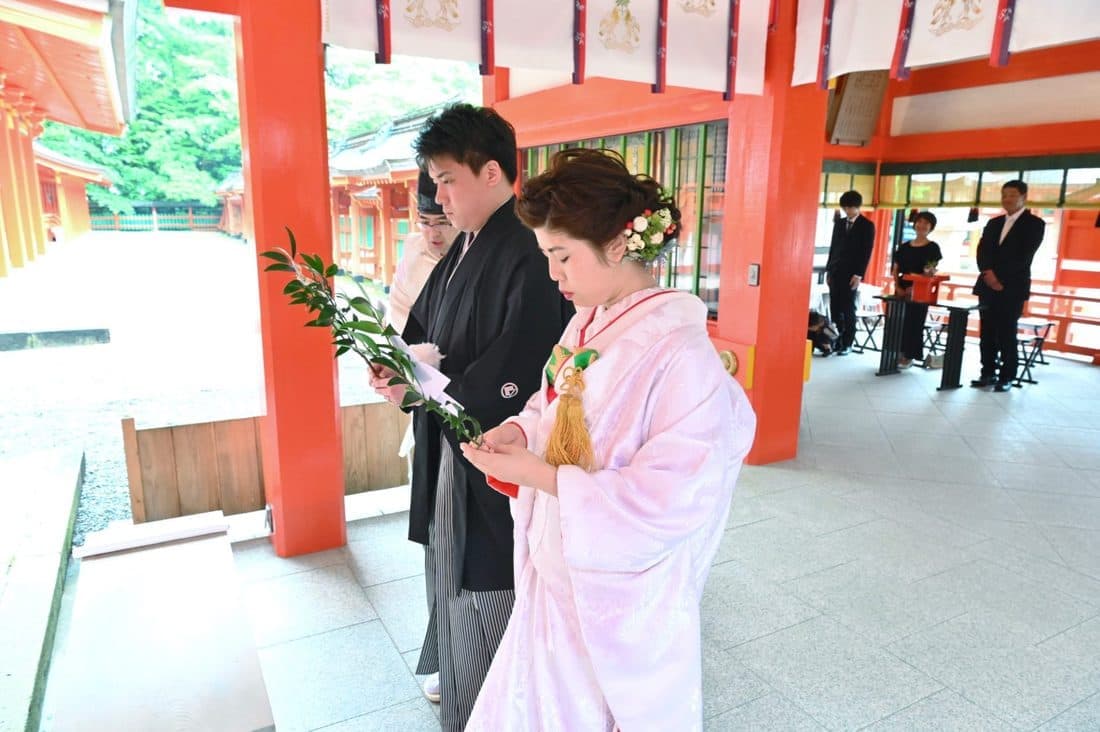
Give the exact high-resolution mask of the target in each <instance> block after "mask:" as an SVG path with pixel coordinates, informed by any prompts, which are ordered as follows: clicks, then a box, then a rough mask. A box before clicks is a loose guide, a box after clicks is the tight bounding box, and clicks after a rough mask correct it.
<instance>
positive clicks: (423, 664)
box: [416, 439, 516, 732]
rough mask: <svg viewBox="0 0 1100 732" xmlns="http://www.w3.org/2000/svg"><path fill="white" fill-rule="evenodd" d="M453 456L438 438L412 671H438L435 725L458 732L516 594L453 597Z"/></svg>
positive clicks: (464, 592) (468, 593)
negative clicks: (419, 636)
mask: <svg viewBox="0 0 1100 732" xmlns="http://www.w3.org/2000/svg"><path fill="white" fill-rule="evenodd" d="M452 455H453V453H452V451H451V445H450V443H449V442H448V441H447V440H446V439H443V440H441V445H440V459H439V481H438V483H437V484H436V491H435V513H434V515H433V517H432V521H431V523H430V524H429V526H428V546H427V547H425V550H424V574H425V580H426V583H427V595H428V630H427V632H426V634H425V636H424V644H423V646H422V647H421V649H420V660H419V662H418V664H417V667H416V673H418V674H432V673H436V672H439V685H440V689H441V693H442V701H441V706H440V723H441V725H442V728H443V730H445V732H452V730H453V731H454V732H461V730H462V729H464V728H465V727H466V720H467V719H469V717H470V711H471V710H472V709H473V707H474V701H475V700H476V699H477V693H478V691H479V690H480V689H481V684H482V682H483V681H484V680H485V675H486V674H488V673H489V665H490V664H491V663H492V661H493V654H495V653H496V650H497V647H498V646H499V645H500V639H501V638H502V637H503V636H504V630H505V628H507V626H508V618H509V616H510V615H511V614H512V605H513V604H514V602H515V599H516V593H515V591H514V590H495V591H490V592H471V591H469V590H461V591H459V592H458V593H457V594H456V593H455V587H456V582H455V577H454V568H455V564H454V546H453V528H454V520H453V516H454V514H453V511H454V462H453V457H452Z"/></svg>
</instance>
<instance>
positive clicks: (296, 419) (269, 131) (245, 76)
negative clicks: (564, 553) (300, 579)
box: [165, 0, 347, 557]
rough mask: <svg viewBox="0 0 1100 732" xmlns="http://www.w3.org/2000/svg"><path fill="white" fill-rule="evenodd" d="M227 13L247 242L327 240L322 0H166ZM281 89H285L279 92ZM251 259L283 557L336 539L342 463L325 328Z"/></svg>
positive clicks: (266, 445) (314, 247)
mask: <svg viewBox="0 0 1100 732" xmlns="http://www.w3.org/2000/svg"><path fill="white" fill-rule="evenodd" d="M165 4H166V5H170V6H174V7H185V8H190V9H193V10H214V11H218V12H236V13H238V15H239V20H238V22H237V25H236V36H237V74H238V76H237V78H238V84H239V87H240V104H241V142H242V155H243V161H242V162H243V168H244V178H245V201H246V203H247V205H248V206H249V208H250V209H251V211H250V219H251V225H252V232H253V233H254V237H253V241H254V242H255V246H256V250H257V252H260V251H264V250H267V249H271V248H272V247H276V246H282V247H285V246H287V236H286V232H285V230H284V227H286V226H289V227H290V228H291V229H292V230H293V231H294V234H295V236H296V237H297V240H298V245H299V247H300V248H301V249H302V250H303V251H306V252H310V253H320V254H325V253H327V252H329V251H330V250H331V242H332V228H331V225H330V219H329V206H328V200H329V199H328V196H329V185H328V148H327V146H328V141H327V133H326V127H325V90H324V69H325V61H324V48H323V47H322V45H321V5H320V3H317V2H301V0H239V2H230V1H229V0H166V3H165ZM287 90H293V95H292V97H293V101H292V102H291V101H288V100H289V97H288V96H287ZM256 261H257V267H258V268H259V270H260V275H259V281H260V329H261V334H262V337H263V349H264V381H265V386H266V395H267V416H266V417H265V418H264V419H263V423H262V428H261V444H262V447H263V469H264V485H265V489H266V493H267V501H268V503H269V504H270V506H271V509H272V517H273V519H274V533H273V534H272V543H273V544H274V547H275V551H276V553H278V554H279V556H283V557H287V556H294V555H298V554H305V553H308V552H315V551H320V550H322V549H331V548H334V547H338V546H342V545H343V544H344V543H346V540H347V531H346V526H345V521H344V467H343V449H342V446H341V428H340V405H339V392H338V389H337V382H336V362H335V360H334V358H333V348H332V346H331V343H330V341H331V338H330V334H329V333H328V332H327V331H326V330H324V329H320V328H306V327H304V324H305V322H306V320H307V319H308V315H307V313H306V312H305V311H304V310H303V309H302V308H301V307H291V306H290V305H289V303H288V302H287V298H286V296H285V295H283V293H282V288H283V285H284V284H285V283H286V276H285V275H282V274H276V273H270V274H269V273H264V272H263V271H262V269H263V267H264V264H263V263H262V262H261V261H260V260H259V258H257V260H256Z"/></svg>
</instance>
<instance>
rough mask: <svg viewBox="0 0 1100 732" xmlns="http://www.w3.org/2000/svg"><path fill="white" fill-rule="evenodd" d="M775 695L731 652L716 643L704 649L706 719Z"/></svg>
mask: <svg viewBox="0 0 1100 732" xmlns="http://www.w3.org/2000/svg"><path fill="white" fill-rule="evenodd" d="M771 693H772V689H771V687H770V686H768V685H767V684H765V683H764V682H763V681H761V680H760V678H759V677H757V675H756V674H754V673H753V672H752V671H749V670H748V669H747V668H745V666H744V665H742V664H741V662H740V661H738V660H737V659H736V658H734V657H733V655H732V654H731V653H730V652H729V651H725V650H721V649H720V648H718V647H716V646H715V645H714V644H709V643H708V644H706V645H704V647H703V718H704V719H710V718H712V717H716V716H718V715H719V714H721V713H723V712H726V711H728V710H730V709H733V708H734V707H739V706H741V705H742V704H746V703H748V702H750V701H752V700H753V699H759V698H760V697H763V696H767V695H768V694H771Z"/></svg>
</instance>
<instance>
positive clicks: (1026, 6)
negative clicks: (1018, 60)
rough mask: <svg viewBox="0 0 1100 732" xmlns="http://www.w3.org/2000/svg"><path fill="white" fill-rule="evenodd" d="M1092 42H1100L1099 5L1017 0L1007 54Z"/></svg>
mask: <svg viewBox="0 0 1100 732" xmlns="http://www.w3.org/2000/svg"><path fill="white" fill-rule="evenodd" d="M1094 38H1100V3H1096V2H1082V0H1016V17H1015V18H1014V19H1013V21H1012V39H1011V40H1010V41H1009V44H1008V50H1009V51H1012V52H1016V51H1029V50H1032V49H1035V48H1045V47H1047V46H1058V45H1061V44H1064V43H1078V42H1080V41H1088V40H1091V39H1094Z"/></svg>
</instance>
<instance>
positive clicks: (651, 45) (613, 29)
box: [585, 0, 658, 84]
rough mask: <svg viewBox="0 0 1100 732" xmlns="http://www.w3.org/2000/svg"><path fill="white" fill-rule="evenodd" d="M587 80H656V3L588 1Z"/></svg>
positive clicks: (608, 0)
mask: <svg viewBox="0 0 1100 732" xmlns="http://www.w3.org/2000/svg"><path fill="white" fill-rule="evenodd" d="M586 4H587V6H588V7H587V13H588V17H587V24H586V32H585V51H586V54H587V58H586V59H585V76H587V77H589V78H591V77H593V76H606V77H608V78H611V79H622V80H624V81H642V82H645V83H648V84H652V83H653V82H655V81H656V80H657V20H658V5H657V3H656V2H648V1H647V2H629V0H628V1H627V2H622V1H621V0H587V3H586Z"/></svg>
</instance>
